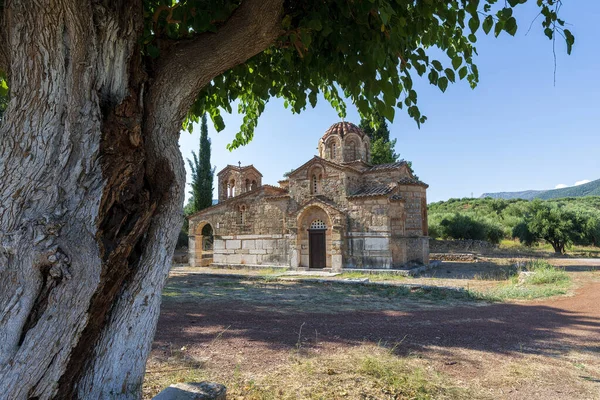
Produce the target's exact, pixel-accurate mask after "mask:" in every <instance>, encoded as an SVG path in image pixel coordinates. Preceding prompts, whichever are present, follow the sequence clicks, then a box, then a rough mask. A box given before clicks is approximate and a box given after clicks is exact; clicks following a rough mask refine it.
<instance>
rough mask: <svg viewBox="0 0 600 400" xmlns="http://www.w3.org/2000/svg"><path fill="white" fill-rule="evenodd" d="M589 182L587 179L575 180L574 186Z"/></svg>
mask: <svg viewBox="0 0 600 400" xmlns="http://www.w3.org/2000/svg"><path fill="white" fill-rule="evenodd" d="M589 182H591V181H590V180H589V179H584V180H582V181H577V182H575V186H579V185H583V184H584V183H589Z"/></svg>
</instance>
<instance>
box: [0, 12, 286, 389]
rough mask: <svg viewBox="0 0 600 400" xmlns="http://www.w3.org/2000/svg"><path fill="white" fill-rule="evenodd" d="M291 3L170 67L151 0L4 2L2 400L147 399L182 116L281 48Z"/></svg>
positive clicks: (191, 49)
mask: <svg viewBox="0 0 600 400" xmlns="http://www.w3.org/2000/svg"><path fill="white" fill-rule="evenodd" d="M282 3H283V0H246V1H244V2H243V3H242V6H240V7H239V8H238V9H237V10H236V12H235V13H234V14H233V15H232V16H231V17H230V19H229V20H228V21H227V23H226V24H225V25H224V26H223V27H222V28H221V29H220V30H219V32H218V34H211V35H200V36H199V37H198V38H195V39H194V40H189V41H186V42H183V43H171V44H169V43H167V44H166V45H165V46H164V48H163V50H164V53H165V55H166V56H165V57H163V58H162V61H161V59H159V60H158V61H156V62H150V61H149V60H146V59H142V57H141V49H140V48H139V43H140V41H139V38H140V37H141V32H142V29H143V11H142V6H141V0H137V1H124V0H123V1H112V0H111V1H109V0H106V1H103V0H87V1H82V0H40V1H36V2H31V1H24V0H6V1H5V2H4V8H1V7H0V12H2V18H3V21H2V29H0V68H2V69H6V70H7V71H8V73H9V85H10V90H11V100H10V103H9V106H8V109H7V110H6V117H5V118H4V120H3V121H2V123H1V124H0V143H1V147H0V177H1V179H2V182H1V184H0V388H1V390H2V394H1V395H0V397H2V398H9V399H26V398H39V399H48V398H64V399H72V398H85V399H98V398H110V399H118V398H123V399H129V398H139V397H140V394H141V385H142V381H143V375H144V370H145V363H146V358H147V355H148V353H149V350H150V345H151V342H152V338H153V336H154V330H155V327H156V321H157V318H158V313H159V305H160V298H161V291H162V288H163V285H164V282H165V280H166V277H167V274H168V270H169V266H170V264H171V258H172V254H173V251H174V247H175V241H176V238H177V234H178V232H179V229H180V227H181V224H182V221H183V218H182V217H183V194H184V178H185V170H184V168H183V161H182V158H181V153H180V151H179V147H178V136H179V134H178V132H179V128H180V127H181V122H182V121H183V118H184V117H185V114H186V112H187V110H188V109H189V107H190V106H191V104H192V102H193V100H194V98H195V96H196V95H197V93H198V91H199V90H200V89H201V88H203V87H204V86H205V85H206V84H208V83H209V82H210V80H211V79H213V78H214V77H215V76H217V75H218V74H220V73H222V72H224V71H226V70H227V69H229V68H231V67H233V66H235V65H237V64H239V63H241V62H244V61H245V60H247V59H248V58H249V57H251V56H253V55H255V54H257V53H258V52H259V51H262V50H263V49H265V48H266V47H268V46H269V45H270V44H271V43H272V42H273V40H275V38H276V37H277V35H278V34H279V33H280V23H279V21H280V18H281V7H282ZM161 51H162V50H161ZM161 55H162V54H161Z"/></svg>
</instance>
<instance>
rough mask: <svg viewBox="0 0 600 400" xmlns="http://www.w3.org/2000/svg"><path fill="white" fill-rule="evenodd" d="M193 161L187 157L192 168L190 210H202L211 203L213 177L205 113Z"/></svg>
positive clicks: (213, 171) (213, 170)
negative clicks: (198, 147)
mask: <svg viewBox="0 0 600 400" xmlns="http://www.w3.org/2000/svg"><path fill="white" fill-rule="evenodd" d="M192 157H193V161H192V160H189V159H188V164H189V166H190V169H191V170H192V181H191V183H190V185H191V187H192V190H191V191H190V194H191V195H192V200H191V204H192V212H198V211H201V210H204V209H205V208H207V207H210V206H211V205H212V197H213V178H214V173H215V169H214V168H213V167H212V166H211V164H210V139H209V138H208V126H207V123H206V115H203V116H202V123H201V126H200V151H199V153H198V155H196V153H194V152H193V151H192Z"/></svg>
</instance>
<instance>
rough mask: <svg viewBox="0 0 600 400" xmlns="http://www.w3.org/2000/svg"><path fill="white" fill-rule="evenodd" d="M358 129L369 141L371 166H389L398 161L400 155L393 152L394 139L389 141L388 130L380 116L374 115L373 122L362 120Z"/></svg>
mask: <svg viewBox="0 0 600 400" xmlns="http://www.w3.org/2000/svg"><path fill="white" fill-rule="evenodd" d="M360 128H361V129H362V130H363V131H364V132H365V133H366V134H367V135H368V136H369V139H370V140H371V164H375V165H378V164H389V163H393V162H396V161H398V158H400V154H396V152H395V147H396V139H394V140H391V141H390V130H389V129H388V126H387V123H386V121H385V118H384V117H383V116H382V115H380V114H377V115H375V121H370V120H367V119H365V118H362V119H361V120H360Z"/></svg>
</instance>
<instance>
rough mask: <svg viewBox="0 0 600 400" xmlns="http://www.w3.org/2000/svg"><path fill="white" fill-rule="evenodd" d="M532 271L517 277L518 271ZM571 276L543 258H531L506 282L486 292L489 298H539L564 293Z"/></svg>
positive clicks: (497, 299)
mask: <svg viewBox="0 0 600 400" xmlns="http://www.w3.org/2000/svg"><path fill="white" fill-rule="evenodd" d="M521 271H524V272H533V274H531V275H526V276H525V277H524V278H519V272H521ZM571 285H572V281H571V277H570V276H569V275H568V274H567V273H566V272H565V271H564V270H563V269H561V268H558V267H555V266H553V265H550V264H549V263H548V262H546V261H544V260H531V261H528V262H527V263H526V264H525V266H524V267H523V268H522V269H521V270H519V271H517V272H516V273H515V274H513V275H512V276H511V277H509V279H507V281H506V283H504V284H502V285H500V286H497V287H496V288H493V289H491V290H490V291H488V292H487V293H486V295H487V296H489V299H490V300H496V301H502V300H512V299H539V298H544V297H552V296H558V295H565V294H567V293H568V292H569V289H570V288H571Z"/></svg>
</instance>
